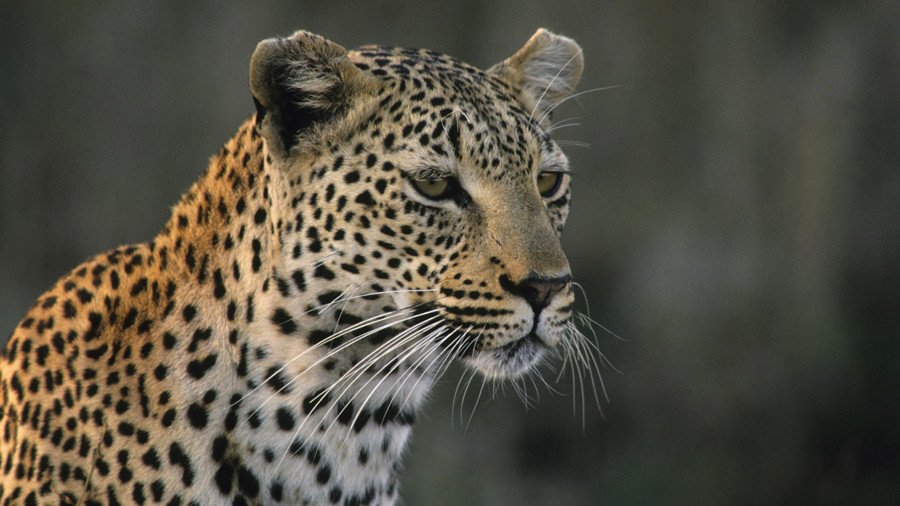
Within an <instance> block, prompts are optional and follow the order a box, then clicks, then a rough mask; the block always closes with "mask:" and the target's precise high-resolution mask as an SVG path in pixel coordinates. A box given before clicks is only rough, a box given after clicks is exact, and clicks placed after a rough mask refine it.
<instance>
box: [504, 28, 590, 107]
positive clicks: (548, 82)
mask: <svg viewBox="0 0 900 506" xmlns="http://www.w3.org/2000/svg"><path fill="white" fill-rule="evenodd" d="M582 70H584V57H583V56H582V54H581V47H580V46H579V45H578V44H577V43H576V42H575V41H574V40H572V39H570V38H568V37H563V36H562V35H556V34H555V33H552V32H549V31H547V30H545V29H543V28H539V29H538V31H536V32H535V33H534V35H532V36H531V38H530V39H528V42H526V43H525V45H524V46H522V48H521V49H519V50H518V51H516V52H515V54H513V55H512V56H510V57H509V58H507V59H506V60H504V61H502V62H500V63H498V64H496V65H494V66H493V67H491V68H490V69H488V73H490V74H493V75H494V76H496V77H499V78H500V79H503V80H504V81H506V82H507V83H509V84H510V85H512V87H513V88H515V89H517V90H518V91H519V100H520V101H521V102H522V103H523V104H524V105H525V107H527V108H528V111H529V112H530V113H531V116H532V117H533V118H535V119H537V118H541V119H542V121H544V120H546V118H547V117H548V116H549V115H550V113H551V112H552V111H553V109H554V108H555V107H556V106H557V105H559V104H560V103H561V102H562V101H564V100H565V99H566V98H568V97H569V96H570V95H571V94H572V92H573V91H575V87H576V86H578V81H579V79H581V72H582Z"/></svg>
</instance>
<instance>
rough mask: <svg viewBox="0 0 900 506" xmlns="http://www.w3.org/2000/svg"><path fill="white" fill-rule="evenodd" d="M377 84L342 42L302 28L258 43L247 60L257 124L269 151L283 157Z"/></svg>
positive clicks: (337, 116) (372, 89)
mask: <svg viewBox="0 0 900 506" xmlns="http://www.w3.org/2000/svg"><path fill="white" fill-rule="evenodd" d="M377 86H378V83H377V81H376V80H375V79H374V78H372V77H369V76H366V75H365V74H363V73H362V71H360V70H359V69H358V68H356V66H355V65H353V63H351V62H350V60H349V59H348V58H347V51H346V50H345V49H344V48H343V47H341V46H339V45H338V44H335V43H333V42H331V41H329V40H327V39H325V38H324V37H321V36H319V35H316V34H313V33H309V32H305V31H298V32H296V33H294V34H293V35H291V36H290V37H288V38H273V39H266V40H264V41H262V42H260V43H259V45H257V46H256V51H254V52H253V57H252V58H251V59H250V91H251V93H252V94H253V102H254V103H255V104H256V112H257V114H256V121H257V124H258V125H259V127H260V130H261V132H262V134H263V135H264V136H265V137H266V140H267V141H268V143H269V148H270V151H271V152H274V153H275V154H278V155H281V156H285V157H286V156H288V155H289V154H290V152H291V150H292V149H294V148H297V147H298V146H299V147H300V149H302V145H303V141H304V140H306V139H312V138H314V137H315V133H316V132H317V131H321V130H322V129H323V128H326V127H327V126H328V124H329V123H330V122H331V121H332V120H334V119H337V118H339V117H341V116H342V115H343V114H345V113H346V112H347V111H348V110H349V109H350V107H351V106H352V104H353V101H354V99H355V98H357V97H358V96H360V95H364V94H366V95H368V94H371V93H372V92H373V91H374V90H375V89H376V88H377Z"/></svg>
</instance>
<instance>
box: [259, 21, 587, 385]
mask: <svg viewBox="0 0 900 506" xmlns="http://www.w3.org/2000/svg"><path fill="white" fill-rule="evenodd" d="M317 44H325V46H324V48H325V49H326V50H327V51H332V53H329V54H340V53H341V52H342V49H341V48H339V47H334V46H330V45H328V44H330V43H327V42H325V41H321V40H319V39H316V38H315V37H310V36H307V35H303V36H301V37H299V38H296V36H295V39H293V40H292V42H291V43H286V42H285V41H284V40H277V41H271V42H268V43H266V42H264V43H262V44H261V45H260V47H259V49H258V50H257V54H256V56H255V57H254V60H255V62H256V63H257V64H259V65H258V66H257V67H256V70H257V74H253V73H251V82H252V83H257V84H258V85H259V86H257V87H256V88H254V96H255V97H256V99H257V104H258V106H259V111H258V121H259V127H260V128H261V131H262V132H263V133H264V135H265V136H267V138H269V139H270V142H269V146H270V152H271V153H272V155H271V156H270V158H269V159H268V163H270V164H272V165H274V166H277V170H274V171H272V172H278V173H282V174H284V175H285V184H284V186H285V188H286V190H285V191H284V194H283V195H282V201H283V206H284V207H285V208H287V207H291V208H292V209H304V208H305V210H306V212H305V213H298V214H297V216H296V219H294V220H293V222H286V223H284V224H283V226H282V230H281V235H280V241H281V243H282V245H283V251H282V253H283V261H284V264H285V265H286V266H287V267H286V270H287V271H288V272H293V273H298V272H299V273H301V274H300V276H303V277H304V279H306V278H307V277H309V272H308V271H309V269H308V267H306V266H308V263H309V259H308V258H300V259H297V260H294V258H296V257H302V256H303V255H302V254H299V255H298V252H312V253H313V254H314V255H317V256H318V258H321V259H322V260H321V261H322V264H321V265H320V266H318V267H317V268H316V269H313V272H312V278H313V279H316V278H318V279H319V280H332V279H339V280H341V283H342V284H343V286H347V287H350V288H349V289H350V290H351V291H352V292H353V293H359V294H382V295H385V296H386V298H387V299H389V300H390V305H391V306H393V307H396V308H420V309H421V310H422V311H429V314H433V316H434V318H435V319H436V320H437V321H440V322H441V323H442V328H443V329H444V331H445V333H444V334H441V336H440V337H441V339H442V345H444V346H446V347H455V352H456V354H457V355H458V356H460V357H462V358H463V359H464V360H465V362H466V363H467V364H469V365H470V366H472V367H475V368H477V369H478V370H480V371H481V372H482V373H484V374H486V375H488V376H490V377H515V376H518V375H520V374H522V373H524V372H525V371H528V370H529V369H530V368H531V367H533V366H534V365H535V364H536V363H538V362H539V361H540V359H541V358H542V356H543V355H544V354H545V352H546V351H547V350H548V349H551V348H553V347H554V346H556V345H557V343H558V342H559V341H560V340H561V339H562V338H563V335H564V331H565V324H566V322H567V320H568V319H569V317H570V313H571V307H572V302H573V293H572V285H571V273H570V270H569V265H568V262H567V260H566V257H565V254H564V253H563V251H562V249H561V247H560V243H559V235H560V233H561V231H562V229H563V226H564V224H565V221H566V217H567V214H568V209H569V199H570V188H569V183H570V177H569V174H568V170H569V169H568V161H567V159H566V157H565V155H564V154H563V153H562V151H561V150H560V148H559V147H558V146H557V145H556V143H555V142H554V141H553V140H552V139H551V137H550V136H549V135H548V134H547V133H546V130H545V129H546V126H547V117H548V116H549V113H550V112H551V111H552V108H553V107H555V105H557V104H558V103H559V102H560V101H562V100H564V98H565V96H567V95H568V94H569V93H570V92H571V90H572V89H573V88H574V86H575V84H576V83H577V80H578V77H579V75H580V73H581V66H582V61H581V55H580V50H579V49H578V48H577V46H575V45H574V43H571V41H568V39H563V38H559V37H557V36H551V35H549V34H548V33H547V32H538V34H536V35H535V37H533V38H532V40H531V41H529V43H528V44H527V45H526V46H525V47H524V48H523V49H522V50H520V51H519V52H518V53H516V54H515V55H514V56H513V57H511V58H510V59H508V60H506V61H505V62H503V63H501V64H499V65H497V66H495V67H493V68H491V69H490V70H488V71H481V70H478V69H476V68H474V67H472V66H469V65H467V64H464V63H462V62H460V61H458V60H455V59H453V58H451V57H448V56H445V55H442V54H438V53H434V52H431V51H426V50H411V49H402V48H400V49H398V48H384V47H365V48H362V49H360V50H357V51H354V52H350V53H349V54H348V55H347V56H348V57H347V61H345V62H343V63H344V64H343V66H341V67H340V68H338V69H336V70H334V71H333V74H332V75H333V76H337V77H333V79H332V81H329V82H326V79H325V78H322V77H321V76H322V75H326V73H324V72H321V71H320V73H319V74H316V75H317V76H318V80H316V81H315V82H314V83H312V84H310V82H309V79H308V75H307V74H308V73H309V72H310V71H309V68H310V64H308V63H305V64H304V65H302V66H298V65H297V64H296V63H295V62H292V60H290V59H289V58H290V57H293V58H296V55H297V54H303V52H304V51H311V52H312V54H313V56H312V57H310V58H311V59H315V58H316V57H320V56H321V55H320V54H319V53H316V51H317V50H318V51H321V50H322V48H321V47H319V46H317ZM317 47H318V49H316V48H317ZM311 48H312V49H311ZM327 51H326V52H327ZM286 53H287V54H289V55H291V56H287V57H286V56H284V55H285V54H286ZM316 55H319V56H316ZM325 60H326V61H327V57H326V58H325ZM304 72H305V73H307V74H304ZM550 72H552V73H553V74H552V75H551V74H550ZM272 75H276V76H279V77H280V78H282V79H283V80H284V82H287V83H289V84H288V85H287V86H282V87H281V88H279V86H278V85H277V84H276V85H274V86H273V85H271V83H272V82H273V80H274V79H273V78H272V77H271V76H272ZM267 76H268V77H267ZM323 90H324V91H323ZM336 97H337V98H336ZM335 100H342V102H339V103H337V104H336V103H335V102H334V101H335ZM304 101H305V102H304ZM298 103H307V104H313V105H310V106H309V107H308V109H310V110H313V111H319V112H318V114H335V112H334V111H340V112H337V113H336V114H338V115H339V116H340V118H341V120H340V121H339V122H333V123H329V122H328V121H327V120H326V121H325V122H323V123H320V124H318V125H316V126H314V127H312V128H307V129H306V130H303V129H301V130H299V131H295V130H293V128H295V127H294V126H292V125H285V122H283V121H281V119H280V118H286V117H290V116H296V111H295V110H293V109H292V108H294V107H296V104H298ZM285 104H286V105H285ZM322 104H325V105H324V106H323V105H322ZM279 107H285V108H287V110H281V109H279ZM273 109H274V114H273ZM323 110H324V111H325V112H322V111H323ZM315 114H316V113H314V114H312V115H315ZM273 146H274V147H275V149H272V147H273ZM310 152H314V153H315V154H314V155H310ZM285 214H288V215H289V213H285ZM340 293H344V294H346V293H347V292H346V291H345V290H344V291H341V292H340ZM337 295H338V293H337V292H336V291H335V290H331V291H330V293H329V294H328V295H327V296H325V297H324V298H323V300H325V301H327V300H329V299H334V298H336V297H337ZM298 309H302V308H298ZM375 310H376V311H377V308H375ZM360 316H363V315H360Z"/></svg>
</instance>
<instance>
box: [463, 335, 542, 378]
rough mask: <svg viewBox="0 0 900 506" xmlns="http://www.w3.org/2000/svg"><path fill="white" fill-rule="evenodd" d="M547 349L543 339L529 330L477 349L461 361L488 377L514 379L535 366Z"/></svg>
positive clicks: (538, 363)
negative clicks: (505, 341)
mask: <svg viewBox="0 0 900 506" xmlns="http://www.w3.org/2000/svg"><path fill="white" fill-rule="evenodd" d="M547 351H548V347H547V345H546V344H544V341H542V340H541V338H540V337H538V335H537V334H536V333H535V332H529V333H528V334H527V335H525V336H523V337H521V338H519V339H516V340H515V341H512V342H509V343H506V344H504V345H503V346H500V347H497V348H492V349H486V350H477V351H475V352H474V353H473V354H472V355H470V356H468V357H465V358H463V362H464V363H465V364H466V365H467V366H469V367H471V368H473V369H475V370H477V371H478V372H480V373H481V374H482V375H484V376H485V377H487V378H490V379H516V378H520V377H522V376H524V375H525V374H527V373H528V372H530V371H532V370H534V369H535V368H537V367H538V366H539V365H540V364H541V362H542V360H543V359H544V357H545V356H546V355H547Z"/></svg>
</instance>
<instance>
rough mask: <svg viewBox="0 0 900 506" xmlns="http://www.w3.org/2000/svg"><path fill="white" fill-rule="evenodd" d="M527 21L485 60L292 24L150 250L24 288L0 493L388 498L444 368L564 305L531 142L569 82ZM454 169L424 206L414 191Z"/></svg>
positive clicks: (541, 156)
mask: <svg viewBox="0 0 900 506" xmlns="http://www.w3.org/2000/svg"><path fill="white" fill-rule="evenodd" d="M581 68H582V59H581V51H580V49H579V48H578V46H577V45H576V44H575V43H574V42H573V41H571V40H570V39H567V38H565V37H561V36H557V35H554V34H551V33H549V32H547V31H544V30H539V31H538V32H537V33H536V34H535V35H534V36H533V37H532V38H531V39H530V40H529V41H528V43H527V44H526V45H525V46H524V47H523V48H522V49H520V50H519V51H518V52H517V53H516V54H515V55H513V56H512V57H510V58H509V59H508V60H506V61H504V62H502V63H500V64H498V65H496V66H494V67H492V68H491V69H489V70H488V71H482V70H479V69H476V68H474V67H472V66H469V65H467V64H465V63H462V62H460V61H458V60H456V59H453V58H451V57H448V56H445V55H442V54H438V53H435V52H432V51H427V50H419V49H402V48H387V47H376V46H371V47H363V48H360V49H358V50H356V51H352V52H347V51H345V50H344V49H343V48H342V47H340V46H338V45H336V44H334V43H332V42H329V41H327V40H325V39H323V38H321V37H319V36H317V35H313V34H310V33H307V32H297V33H296V34H294V35H293V36H291V37H289V38H284V39H270V40H266V41H263V42H261V43H260V45H259V46H258V47H257V50H256V52H255V53H254V55H253V58H252V61H251V71H250V86H251V91H252V94H253V98H254V102H255V104H256V107H257V113H256V115H255V117H254V118H252V119H251V120H248V121H247V122H246V123H244V124H243V125H242V126H241V127H240V129H239V130H238V132H237V134H236V135H235V136H234V137H233V138H232V139H231V140H230V141H228V143H227V144H226V145H225V146H224V147H223V148H222V150H221V151H220V152H219V153H218V154H217V155H215V156H214V157H213V158H212V159H211V161H210V165H209V168H208V170H207V171H206V173H205V174H204V175H203V176H202V178H201V179H200V180H199V181H198V182H197V183H196V184H194V185H193V187H192V188H191V189H190V190H189V191H188V192H187V193H186V194H185V195H184V196H183V197H182V199H181V201H180V203H179V204H178V205H177V206H176V207H175V209H174V211H173V213H172V216H171V219H170V220H169V221H168V223H167V224H166V226H165V227H164V229H163V230H162V232H161V233H160V234H159V235H158V236H157V237H156V238H155V239H153V240H152V241H150V242H149V243H144V244H138V245H134V246H126V247H121V248H117V249H115V250H113V251H110V252H108V253H104V254H101V255H99V256H96V257H94V258H92V259H91V260H88V261H87V262H86V263H84V264H82V265H80V266H79V267H77V268H75V269H74V270H73V271H72V272H70V273H69V274H67V275H66V276H64V277H63V278H62V279H61V280H60V281H59V282H58V283H57V284H56V285H55V286H54V287H53V288H52V289H50V290H49V291H48V292H46V293H45V294H44V295H42V296H41V297H40V298H39V299H38V301H37V302H36V304H35V305H34V307H33V308H32V309H31V310H30V311H29V312H28V314H27V315H26V316H25V318H24V319H23V320H22V322H21V323H20V324H19V326H18V327H17V328H16V329H15V331H14V332H13V335H12V337H11V338H10V340H9V342H8V345H7V347H6V350H5V352H4V355H3V360H2V367H0V402H2V409H0V504H2V505H11V504H25V505H36V504H61V505H75V504H79V505H81V504H84V505H92V504H150V503H152V504H167V505H172V506H177V505H185V506H186V505H208V504H223V505H224V504H232V505H247V504H275V503H284V504H344V505H361V504H393V503H394V502H395V500H396V498H397V493H398V489H397V468H398V465H399V461H400V456H401V453H402V452H403V449H404V446H405V444H406V441H407V438H408V437H409V434H410V430H411V426H412V424H413V422H414V420H415V417H416V413H417V412H418V410H419V408H420V406H421V405H422V402H423V399H424V397H425V395H426V393H427V392H428V390H429V388H430V385H431V384H432V382H433V380H434V379H435V377H436V376H438V375H439V374H440V373H441V372H442V371H443V370H444V369H445V368H446V366H447V365H448V364H449V363H450V362H451V361H452V360H454V359H460V360H463V361H464V362H466V363H467V364H468V365H470V366H472V367H474V368H476V369H478V370H480V371H481V372H483V373H484V374H485V375H487V376H490V377H497V378H504V377H516V376H518V375H520V374H522V373H523V372H525V371H528V370H530V369H531V368H532V367H534V365H535V364H536V363H537V362H538V361H539V360H540V359H541V357H542V356H543V355H544V354H545V353H546V351H547V350H549V349H552V348H553V347H554V346H556V345H557V344H558V343H559V342H561V341H563V340H564V338H565V332H564V330H565V326H566V324H567V322H568V320H569V319H570V316H571V312H572V309H571V307H572V300H573V295H572V289H571V282H570V279H571V276H570V275H569V266H568V263H567V261H566V258H565V255H564V254H563V252H562V250H561V248H560V245H559V239H558V237H559V233H560V232H561V230H562V228H563V225H564V223H565V220H566V214H567V212H568V203H569V188H568V183H569V181H568V176H567V175H565V174H563V175H561V176H559V180H560V184H559V187H558V188H557V189H555V190H554V192H553V194H552V195H549V196H547V195H544V196H542V195H541V194H540V193H539V191H538V188H537V186H536V178H537V177H538V175H539V174H541V173H542V172H549V173H557V172H559V173H565V172H566V171H567V161H566V157H565V156H564V155H563V153H562V152H561V151H560V149H559V148H558V147H557V145H556V144H555V143H554V141H553V140H552V139H551V138H550V137H549V135H548V134H547V133H546V129H547V127H548V119H547V118H548V116H549V114H550V112H551V111H552V109H553V107H555V105H556V104H558V103H559V102H560V101H561V100H563V99H564V98H565V97H566V96H568V95H569V94H570V93H571V92H572V90H573V89H574V87H575V85H576V83H577V81H578V78H579V76H580V73H581ZM426 180H430V181H437V180H446V181H449V184H450V185H454V186H453V187H452V190H453V191H452V192H451V193H448V194H447V196H446V198H443V199H441V200H431V199H429V198H428V197H427V196H425V195H424V194H422V193H421V192H419V191H418V190H416V184H417V182H421V181H426Z"/></svg>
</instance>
